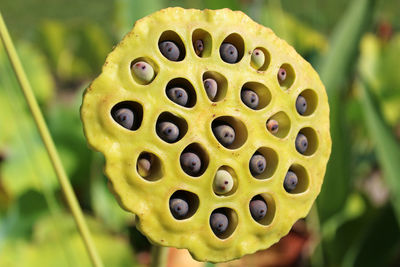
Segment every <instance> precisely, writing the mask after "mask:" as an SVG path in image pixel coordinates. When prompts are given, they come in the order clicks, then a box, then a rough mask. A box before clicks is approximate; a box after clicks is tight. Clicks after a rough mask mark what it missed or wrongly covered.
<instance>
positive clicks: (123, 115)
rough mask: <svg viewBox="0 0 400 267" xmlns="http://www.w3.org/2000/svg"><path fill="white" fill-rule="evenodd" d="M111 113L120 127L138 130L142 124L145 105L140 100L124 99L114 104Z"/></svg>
mask: <svg viewBox="0 0 400 267" xmlns="http://www.w3.org/2000/svg"><path fill="white" fill-rule="evenodd" d="M110 114H111V117H112V119H113V120H114V122H115V123H116V124H118V125H119V126H120V127H123V128H124V129H127V130H130V131H136V130H137V129H139V127H140V126H141V124H142V120H143V107H142V105H140V104H139V103H138V102H134V101H123V102H120V103H118V104H116V105H114V107H113V108H112V109H111V111H110Z"/></svg>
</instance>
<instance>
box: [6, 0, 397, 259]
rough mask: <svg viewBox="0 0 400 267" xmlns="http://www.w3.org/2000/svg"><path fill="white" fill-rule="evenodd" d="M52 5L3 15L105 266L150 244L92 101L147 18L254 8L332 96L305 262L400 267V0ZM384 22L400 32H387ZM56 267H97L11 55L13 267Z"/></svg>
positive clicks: (11, 5)
mask: <svg viewBox="0 0 400 267" xmlns="http://www.w3.org/2000/svg"><path fill="white" fill-rule="evenodd" d="M44 2H46V3H47V5H46V4H43V5H41V6H40V7H39V5H38V4H37V3H36V2H35V1H33V0H24V1H23V0H15V1H3V2H1V3H0V9H1V10H2V12H3V13H4V15H5V18H6V22H8V25H9V26H10V30H11V35H12V36H15V37H17V38H15V40H14V41H15V42H16V44H17V48H18V53H19V55H20V57H21V58H22V62H23V65H24V68H25V71H26V72H27V74H28V78H29V80H30V82H31V84H32V87H33V89H34V90H35V94H36V97H37V99H38V100H39V103H40V104H41V107H42V110H43V112H44V114H45V116H46V120H47V122H48V125H49V128H50V130H51V132H52V135H53V137H54V139H55V143H56V145H57V148H58V149H59V151H60V154H61V158H62V161H63V163H64V165H65V167H66V170H67V172H68V175H69V177H70V179H71V182H72V184H73V186H74V189H75V192H76V193H77V195H78V199H79V201H80V204H81V206H82V207H83V209H84V211H85V214H86V218H88V219H89V225H90V227H91V230H92V232H93V235H94V239H95V241H96V244H97V246H98V249H99V250H100V254H101V257H102V259H103V260H104V262H105V264H106V266H128V265H134V264H138V263H137V262H138V261H140V257H138V254H135V253H134V252H135V251H136V252H137V251H139V250H144V251H148V248H149V243H148V242H147V241H146V240H145V239H144V238H143V236H141V235H140V234H139V233H138V232H137V231H136V230H135V228H134V218H133V216H132V215H131V214H128V213H126V212H125V211H123V210H122V209H121V208H120V207H119V206H118V205H117V203H116V200H115V199H114V197H113V195H112V194H111V193H110V191H109V190H108V188H107V184H106V178H105V177H104V175H103V174H102V170H101V169H102V166H103V158H102V157H101V156H100V155H99V154H97V153H94V152H91V151H90V150H89V149H88V148H87V145H86V141H85V139H84V136H83V131H82V126H81V123H80V118H79V105H80V103H81V94H82V90H83V88H85V87H86V86H87V85H88V82H89V81H90V80H92V79H93V78H94V77H95V76H96V75H98V74H99V72H100V69H101V65H102V64H103V62H104V59H105V57H106V55H107V53H108V52H109V51H110V50H111V49H112V45H113V44H115V43H116V42H117V41H119V40H120V39H121V38H122V36H123V35H124V34H125V33H126V32H127V31H128V30H129V29H130V28H131V27H132V26H133V24H134V22H135V21H136V20H137V19H139V18H141V17H143V16H144V15H147V14H150V13H152V12H154V11H156V10H158V9H161V8H164V7H167V6H176V5H180V6H183V7H186V8H188V7H194V8H222V7H229V8H231V9H235V10H243V11H244V12H246V13H247V14H249V15H250V16H251V17H253V18H254V19H255V20H256V21H257V22H259V23H261V24H264V25H266V26H268V27H271V28H272V29H273V30H274V31H275V32H276V33H277V34H278V36H280V37H282V38H285V39H286V40H287V41H288V42H289V43H290V44H292V45H293V46H294V47H295V48H296V49H297V50H298V51H299V52H300V53H301V54H302V55H303V56H304V57H306V58H307V59H308V60H310V61H311V64H313V65H314V66H316V67H317V70H318V72H319V73H320V76H321V79H322V81H323V82H324V84H325V86H326V88H327V91H328V94H329V101H330V107H331V131H332V137H333V153H332V156H331V160H330V163H329V166H328V171H327V175H326V178H325V183H324V185H323V189H322V192H321V195H320V196H319V197H318V201H317V206H316V208H315V209H314V210H313V211H312V212H311V213H310V215H309V217H308V218H307V222H308V226H309V230H308V234H309V235H310V236H311V237H310V239H309V243H310V244H309V246H310V247H309V248H310V250H311V252H310V254H304V255H303V258H304V259H305V260H304V262H303V263H304V265H310V264H311V265H314V266H388V265H393V266H395V265H398V264H399V258H400V257H399V253H400V250H399V248H400V231H399V229H400V227H399V225H400V224H399V222H400V219H399V218H400V200H399V196H400V184H399V183H400V175H399V173H400V169H399V167H398V166H399V162H400V148H399V146H400V145H399V139H400V133H399V131H400V130H399V129H400V75H399V73H398V62H399V61H400V34H399V32H398V29H399V27H400V21H399V20H398V16H396V10H397V11H398V9H399V8H400V7H399V2H398V1H392V0H391V1H378V0H376V1H374V0H352V1H350V2H349V3H348V1H345V0H340V1H320V2H318V1H315V0H306V1H293V0H290V1H289V0H288V1H279V0H269V1H261V0H246V1H245V0H241V1H239V0H235V1H209V0H196V1H187V0H174V1H164V0H148V1H129V0H115V1H112V2H110V1H105V0H104V1H103V0H100V1H85V3H83V2H82V3H81V2H79V1H65V0H58V1H44ZM78 2H79V3H78ZM22 4H23V5H24V6H25V8H23V9H21V8H20V7H21V5H22ZM82 10H84V11H85V12H82ZM342 13H343V16H342ZM340 17H342V18H341V19H340V20H339V21H338V19H339V18H340ZM31 21H32V23H31ZM383 22H385V23H386V24H388V25H389V26H391V27H393V28H392V31H393V32H394V33H393V34H388V35H385V36H383V35H382V34H381V33H380V32H379V29H380V28H381V25H382V23H383ZM386 24H385V25H386ZM334 25H335V27H333V26H334ZM386 26H387V25H386ZM376 29H378V30H376ZM386 30H387V31H388V32H389V33H390V27H389V30H388V29H386ZM396 30H397V32H396ZM13 33H15V35H14V34H13ZM303 251H307V250H306V249H304V250H303ZM54 265H57V266H58V265H60V266H64V265H65V266H75V265H77V266H88V265H89V261H88V257H87V255H86V251H85V249H84V248H83V243H82V242H81V240H80V238H79V234H78V232H77V231H76V229H75V228H74V224H73V222H72V219H71V215H70V214H69V213H68V212H67V211H66V210H65V203H64V201H63V198H62V196H61V194H60V189H59V185H58V184H57V181H56V179H55V175H54V172H53V169H52V167H51V165H50V162H49V160H48V157H47V154H46V151H45V149H44V147H43V145H42V143H41V141H40V138H39V135H38V133H37V131H36V127H35V125H34V123H33V120H32V118H31V116H30V113H29V110H28V109H27V107H26V104H25V101H24V99H23V96H22V94H21V93H20V89H19V86H18V83H17V82H16V79H15V77H14V74H13V71H12V68H11V67H10V64H9V63H8V59H7V57H6V55H5V52H4V49H3V48H2V47H1V46H0V266H54Z"/></svg>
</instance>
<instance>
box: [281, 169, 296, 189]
mask: <svg viewBox="0 0 400 267" xmlns="http://www.w3.org/2000/svg"><path fill="white" fill-rule="evenodd" d="M298 181H299V179H298V177H297V175H296V173H294V172H293V171H288V172H287V173H286V176H285V180H284V181H283V187H284V188H285V190H286V191H287V192H292V191H293V190H295V189H296V186H297V183H298Z"/></svg>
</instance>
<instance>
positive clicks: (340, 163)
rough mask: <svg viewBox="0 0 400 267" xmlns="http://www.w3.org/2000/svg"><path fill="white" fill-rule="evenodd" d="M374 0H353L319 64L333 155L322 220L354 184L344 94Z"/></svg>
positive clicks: (320, 200)
mask: <svg viewBox="0 0 400 267" xmlns="http://www.w3.org/2000/svg"><path fill="white" fill-rule="evenodd" d="M374 2H375V1H374V0H353V1H352V2H351V5H350V6H349V8H348V9H347V10H346V12H345V13H344V16H343V18H342V19H341V20H340V22H339V24H338V26H337V28H336V29H335V31H334V34H333V37H332V41H331V46H330V49H329V51H328V54H327V55H326V56H325V57H324V59H323V61H322V64H321V65H320V67H319V72H320V76H321V80H322V81H323V82H324V84H325V87H326V90H327V93H328V99H329V105H330V113H331V115H330V119H331V137H332V154H331V157H330V160H329V163H328V166H327V172H326V176H325V181H324V184H323V186H322V190H321V194H320V195H319V197H318V208H319V214H320V217H321V220H322V221H325V220H326V219H328V218H329V217H330V216H332V215H333V214H335V213H336V212H338V211H340V209H341V208H342V207H343V205H344V203H345V201H346V198H347V195H348V193H349V188H350V184H351V181H352V179H351V164H350V163H351V160H350V155H351V152H350V147H351V146H350V141H349V135H348V131H347V127H346V119H345V118H346V116H345V108H344V105H345V103H346V101H345V98H344V94H345V92H346V89H347V88H348V87H347V86H346V82H348V80H349V79H350V78H351V75H349V73H351V70H352V69H353V67H354V62H355V57H356V55H357V51H358V47H359V41H360V38H361V35H362V34H363V33H364V31H365V28H366V25H369V22H370V20H371V13H372V7H373V4H374Z"/></svg>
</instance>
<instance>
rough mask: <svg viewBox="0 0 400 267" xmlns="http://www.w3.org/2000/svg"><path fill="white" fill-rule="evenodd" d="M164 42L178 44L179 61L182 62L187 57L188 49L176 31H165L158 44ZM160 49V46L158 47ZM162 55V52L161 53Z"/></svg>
mask: <svg viewBox="0 0 400 267" xmlns="http://www.w3.org/2000/svg"><path fill="white" fill-rule="evenodd" d="M163 41H171V42H173V43H175V44H176V46H178V48H179V57H178V60H177V61H182V60H183V59H184V58H185V56H186V48H185V44H184V43H183V41H182V38H181V37H180V36H179V35H178V34H177V33H176V32H174V31H165V32H163V33H162V34H161V36H160V38H159V39H158V43H159V44H160V43H161V42H163ZM157 47H158V45H157ZM160 53H161V51H160ZM161 55H162V53H161ZM162 56H163V57H164V55H162Z"/></svg>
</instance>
